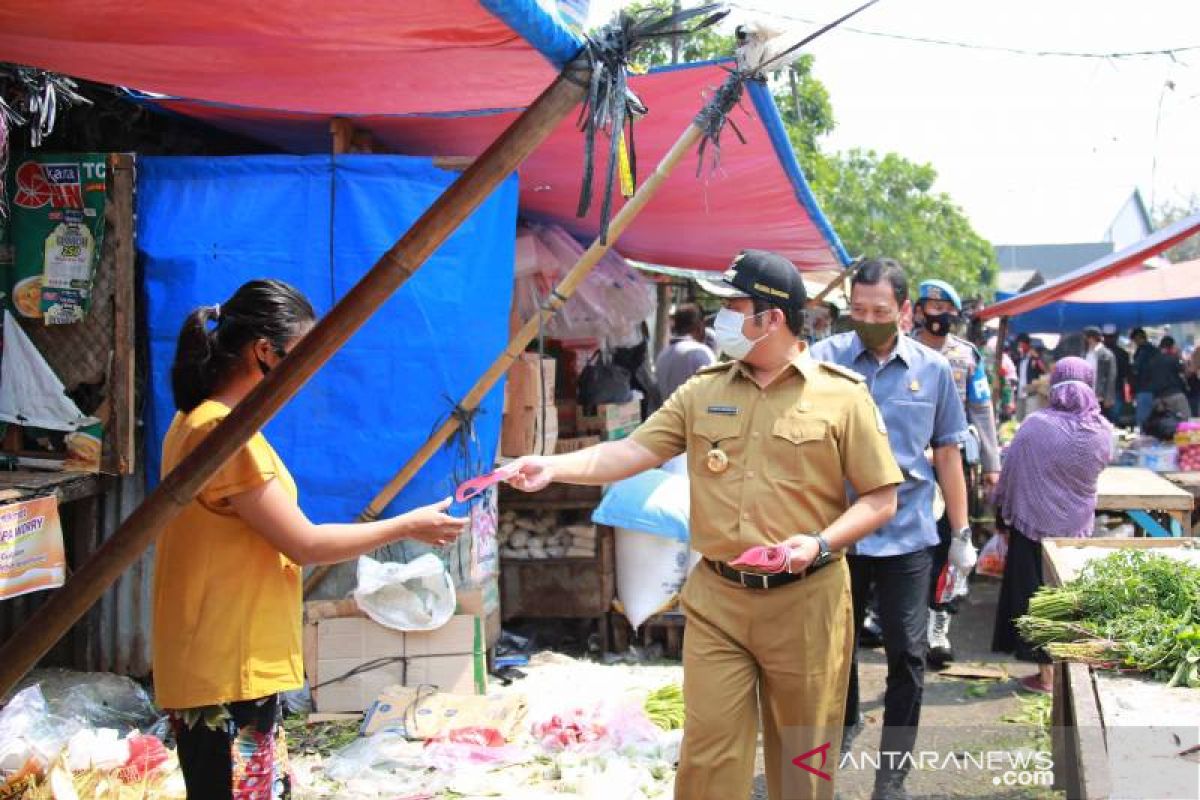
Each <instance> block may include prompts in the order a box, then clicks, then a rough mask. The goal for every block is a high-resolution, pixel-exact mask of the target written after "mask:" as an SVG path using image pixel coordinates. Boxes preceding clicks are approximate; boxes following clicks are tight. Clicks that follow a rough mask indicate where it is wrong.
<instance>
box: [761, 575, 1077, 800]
mask: <svg viewBox="0 0 1200 800" xmlns="http://www.w3.org/2000/svg"><path fill="white" fill-rule="evenodd" d="M998 595H999V581H997V580H991V579H986V578H983V579H978V580H976V582H975V583H974V584H973V585H972V589H971V594H970V596H969V597H968V598H966V602H965V603H963V605H962V607H961V608H960V610H959V613H958V614H957V615H956V617H955V618H954V621H953V624H952V625H951V631H950V638H951V642H952V644H953V645H954V651H955V656H956V659H957V662H956V663H958V664H959V665H965V664H968V663H972V664H975V663H977V664H981V665H984V666H987V667H991V668H993V669H999V670H1002V671H1003V672H1004V673H1006V674H1007V675H1009V676H1011V677H1009V678H1006V679H1003V680H986V681H984V680H976V679H970V678H958V677H946V676H942V675H939V674H937V673H935V672H927V673H926V681H925V698H924V704H923V707H922V712H921V732H920V733H919V734H918V739H917V749H918V750H924V749H928V750H936V751H938V752H942V751H949V750H954V751H958V752H969V751H974V752H979V751H989V752H990V751H1014V750H1017V751H1019V750H1022V749H1025V748H1033V747H1034V746H1035V740H1036V727H1035V726H1034V725H1033V724H1028V723H1012V722H1005V721H1004V718H1005V717H1007V716H1021V715H1022V714H1023V713H1025V714H1028V712H1029V706H1028V701H1026V704H1025V705H1023V703H1022V700H1021V699H1020V698H1028V697H1029V695H1027V694H1023V693H1021V692H1019V691H1018V690H1017V686H1016V681H1015V679H1016V678H1020V677H1023V676H1024V675H1027V674H1030V673H1032V672H1034V671H1035V669H1036V668H1035V667H1034V666H1033V665H1032V664H1023V663H1020V662H1016V661H1014V660H1013V659H1012V657H1010V656H1007V655H1003V654H999V653H993V652H991V641H992V625H993V622H994V619H995V613H996V612H995V609H996V598H997V596H998ZM886 678H887V666H886V663H885V661H884V657H883V651H882V649H875V650H866V649H860V650H859V681H860V685H861V687H862V701H863V712H864V714H865V716H866V726H865V728H864V730H863V732H862V733H861V734H860V735H859V736H858V738H857V739H856V741H855V750H856V751H868V750H870V749H871V748H877V747H878V744H879V736H880V732H881V728H882V724H881V723H882V716H883V691H884V685H885V681H886ZM950 727H953V728H956V729H958V728H961V733H960V732H959V731H957V730H954V731H947V730H946V729H947V728H950ZM951 742H953V744H951ZM1046 747H1047V748H1048V745H1046ZM761 773H762V756H761V750H760V755H759V775H758V777H757V778H756V780H755V789H754V793H753V795H752V800H766V798H767V791H766V780H765V777H764V776H763V775H762V774H761ZM997 777H998V775H997V773H995V772H987V771H980V770H963V771H956V770H938V771H915V772H913V773H911V774H910V776H909V779H908V781H907V783H906V788H907V789H908V791H909V793H910V794H911V795H912V797H913V798H914V800H951V799H952V798H953V799H954V800H957V799H958V798H995V799H996V800H1018V799H1020V800H1041V798H1053V797H1055V796H1056V795H1055V794H1054V793H1053V792H1052V791H1050V790H1048V789H1044V788H1021V787H1013V788H1007V787H1005V786H1003V785H1000V786H998V785H996V784H995V783H994V782H993V781H994V780H995V779H996V778H997ZM1011 779H1012V780H1013V781H1017V780H1032V781H1035V782H1036V781H1037V780H1040V779H1041V776H1037V777H1034V776H1029V777H1028V778H1026V777H1025V776H1023V775H1022V776H1013V777H1012V778H1011ZM873 783H874V772H873V770H871V769H866V770H854V769H846V770H844V771H843V772H842V773H841V775H840V777H839V779H838V786H839V791H838V796H839V797H840V798H843V800H858V799H859V798H863V799H865V798H869V797H870V794H871V789H872V786H873Z"/></svg>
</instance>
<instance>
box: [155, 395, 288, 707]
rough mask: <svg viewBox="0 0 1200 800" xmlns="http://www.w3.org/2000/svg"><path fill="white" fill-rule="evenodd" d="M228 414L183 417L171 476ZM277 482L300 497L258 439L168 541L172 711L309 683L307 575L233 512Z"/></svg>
mask: <svg viewBox="0 0 1200 800" xmlns="http://www.w3.org/2000/svg"><path fill="white" fill-rule="evenodd" d="M228 414H229V408H228V407H226V406H225V405H223V404H221V403H218V402H215V401H212V400H208V401H205V402H203V403H201V404H200V405H198V406H196V408H194V409H193V410H192V411H191V413H189V414H183V413H178V414H176V415H175V419H174V420H173V421H172V422H171V428H170V430H168V431H167V437H166V440H165V441H164V442H163V463H162V470H163V475H166V474H167V473H168V472H169V471H170V470H172V469H174V467H175V466H176V465H177V464H178V463H179V462H180V461H182V460H183V458H184V457H186V456H187V455H188V454H189V453H191V451H192V450H194V449H195V448H196V447H198V446H200V445H201V444H202V442H203V440H204V438H205V437H206V436H208V434H210V433H211V432H212V431H213V429H214V428H216V426H217V424H218V423H220V421H221V420H222V419H224V418H225V417H226V416H227V415H228ZM271 480H277V481H279V482H280V484H281V485H282V486H283V488H284V490H285V491H286V492H287V493H288V494H289V495H290V496H291V497H293V498H295V497H296V484H295V482H294V481H293V480H292V476H291V475H290V474H289V473H288V471H287V468H286V467H284V465H283V462H282V461H281V460H280V459H279V456H278V455H277V454H276V453H275V451H274V449H272V447H271V445H270V444H268V443H267V440H266V438H265V437H263V435H262V434H261V433H259V434H255V435H254V437H253V438H252V439H250V441H249V442H247V443H246V446H245V447H243V448H242V449H241V450H239V451H238V452H237V454H236V455H234V456H233V458H231V459H230V460H229V462H228V463H227V464H225V466H223V467H222V468H221V469H220V470H219V471H218V472H217V473H216V475H214V476H213V477H212V479H211V480H210V481H209V482H208V483H207V484H206V485H205V487H204V488H203V489H202V490H201V491H200V494H199V495H197V496H196V499H194V500H193V501H192V502H191V503H189V504H188V505H187V507H186V508H185V509H184V510H183V512H182V513H181V514H179V516H177V517H176V518H175V519H174V520H173V521H172V522H171V523H170V524H169V525H168V526H167V528H166V530H165V531H164V532H163V535H162V537H161V538H160V539H159V540H158V551H157V554H156V556H155V566H154V640H153V653H154V692H155V695H156V699H157V701H158V704H159V706H160V707H162V708H175V709H180V708H194V707H197V706H206V705H215V704H218V703H228V702H232V701H236V700H253V699H257V698H260V697H265V696H267V695H271V694H274V693H276V692H281V691H287V690H289V689H296V688H298V687H299V686H301V685H302V684H303V682H304V665H303V658H302V650H301V627H300V626H301V619H300V616H301V602H302V596H303V590H302V588H301V570H300V567H299V566H298V565H296V564H294V563H293V562H292V561H291V560H289V559H288V558H287V557H286V556H285V555H283V554H282V553H280V552H279V551H278V550H276V549H275V548H274V547H272V546H271V544H270V543H269V542H268V541H267V540H266V539H264V538H263V537H262V536H260V535H259V534H258V533H256V532H255V531H254V529H253V528H251V527H250V526H249V525H248V524H246V523H245V522H243V521H242V519H241V518H240V517H238V516H237V514H235V513H234V511H233V508H232V506H231V505H230V503H229V498H230V497H231V496H233V495H236V494H240V493H241V492H245V491H247V490H249V489H253V488H255V487H257V486H261V485H262V484H264V483H267V482H268V481H271Z"/></svg>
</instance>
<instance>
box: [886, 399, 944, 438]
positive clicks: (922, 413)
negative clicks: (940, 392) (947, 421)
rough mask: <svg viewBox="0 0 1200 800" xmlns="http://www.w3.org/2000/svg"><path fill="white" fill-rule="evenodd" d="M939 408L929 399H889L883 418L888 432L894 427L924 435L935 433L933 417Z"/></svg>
mask: <svg viewBox="0 0 1200 800" xmlns="http://www.w3.org/2000/svg"><path fill="white" fill-rule="evenodd" d="M936 410H937V406H935V405H934V404H933V403H932V402H931V401H929V400H911V399H905V400H888V401H886V402H885V404H884V407H883V418H884V419H885V420H886V421H887V426H888V432H889V433H890V432H891V431H892V428H893V427H896V428H898V429H900V430H905V431H916V432H918V433H919V434H921V435H922V436H925V435H929V436H932V435H933V419H934V414H935V412H936Z"/></svg>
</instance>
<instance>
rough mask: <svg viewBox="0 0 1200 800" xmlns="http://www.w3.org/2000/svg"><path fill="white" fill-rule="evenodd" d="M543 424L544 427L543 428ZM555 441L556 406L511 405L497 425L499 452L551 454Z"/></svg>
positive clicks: (517, 454) (510, 453)
mask: <svg viewBox="0 0 1200 800" xmlns="http://www.w3.org/2000/svg"><path fill="white" fill-rule="evenodd" d="M543 426H544V428H543ZM557 443H558V409H556V408H555V407H554V406H543V407H540V408H514V409H512V410H511V411H510V412H509V413H507V414H505V415H504V419H503V421H502V422H501V425H500V455H502V456H507V457H509V458H517V457H519V456H528V455H543V456H544V455H551V454H552V453H554V446H555V444H557Z"/></svg>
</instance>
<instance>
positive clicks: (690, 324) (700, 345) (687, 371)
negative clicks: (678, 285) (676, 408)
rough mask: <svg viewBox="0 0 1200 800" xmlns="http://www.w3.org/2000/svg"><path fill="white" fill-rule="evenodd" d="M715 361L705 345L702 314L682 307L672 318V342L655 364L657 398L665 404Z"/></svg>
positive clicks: (691, 307) (688, 305) (696, 308)
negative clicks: (658, 396)
mask: <svg viewBox="0 0 1200 800" xmlns="http://www.w3.org/2000/svg"><path fill="white" fill-rule="evenodd" d="M716 360H717V356H716V354H715V353H714V352H713V351H712V350H711V349H709V346H708V345H706V344H705V343H704V313H703V312H702V311H701V310H700V306H698V305H696V304H695V303H684V304H683V305H681V306H680V307H679V308H677V309H676V310H675V313H674V314H672V315H671V341H670V342H669V343H668V344H667V346H666V347H665V348H664V349H663V351H662V352H661V353H659V354H658V359H657V361H656V362H655V364H654V372H655V376H656V378H657V380H658V391H659V394H660V395H661V396H662V398H663V399H664V400H666V399H667V398H668V397H670V396H671V395H673V394H675V390H676V389H678V388H679V387H680V386H683V385H684V384H685V383H687V382H688V381H689V380H691V377H692V376H693V375H695V374H696V372H697V370H700V369H703V368H704V367H707V366H708V365H709V364H712V363H714V362H715V361H716Z"/></svg>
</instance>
